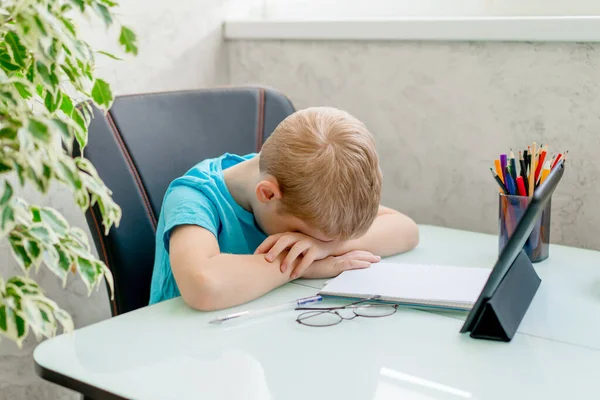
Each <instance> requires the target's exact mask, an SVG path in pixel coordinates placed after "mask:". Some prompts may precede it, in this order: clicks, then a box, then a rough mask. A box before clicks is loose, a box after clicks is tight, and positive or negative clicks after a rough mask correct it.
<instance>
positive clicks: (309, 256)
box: [290, 248, 316, 279]
mask: <svg viewBox="0 0 600 400" xmlns="http://www.w3.org/2000/svg"><path fill="white" fill-rule="evenodd" d="M315 258H316V252H315V249H314V248H312V249H310V250H309V251H308V252H307V253H306V254H305V255H304V257H302V261H301V262H300V264H298V265H297V266H296V268H294V270H293V271H292V274H291V275H290V278H292V279H296V278H298V277H299V276H302V274H303V273H304V271H306V269H307V268H308V267H309V266H310V264H312V263H313V261H315Z"/></svg>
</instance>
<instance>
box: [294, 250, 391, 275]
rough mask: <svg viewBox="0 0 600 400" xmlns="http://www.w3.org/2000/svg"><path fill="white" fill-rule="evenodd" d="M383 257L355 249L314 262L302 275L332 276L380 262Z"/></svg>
mask: <svg viewBox="0 0 600 400" xmlns="http://www.w3.org/2000/svg"><path fill="white" fill-rule="evenodd" d="M380 260H381V257H379V256H376V255H373V254H372V253H369V252H368V251H360V250H354V251H351V252H349V253H346V254H344V255H341V256H329V257H327V258H324V259H322V260H317V261H315V262H313V263H312V264H311V265H310V266H309V267H308V269H307V270H306V271H305V272H304V274H303V275H301V277H302V278H307V279H320V278H332V277H334V276H337V275H339V274H340V273H342V272H344V271H348V270H351V269H362V268H369V267H370V266H371V264H372V263H376V262H379V261H380Z"/></svg>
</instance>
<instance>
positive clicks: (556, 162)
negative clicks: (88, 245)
mask: <svg viewBox="0 0 600 400" xmlns="http://www.w3.org/2000/svg"><path fill="white" fill-rule="evenodd" d="M561 158H562V154H561V153H558V154H557V155H556V158H555V159H554V162H553V163H552V166H551V167H550V169H551V170H553V169H554V166H555V165H556V164H558V162H559V161H560V159H561Z"/></svg>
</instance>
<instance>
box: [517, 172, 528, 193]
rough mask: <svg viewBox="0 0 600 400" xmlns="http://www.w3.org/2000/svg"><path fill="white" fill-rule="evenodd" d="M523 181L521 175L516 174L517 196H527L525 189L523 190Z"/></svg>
mask: <svg viewBox="0 0 600 400" xmlns="http://www.w3.org/2000/svg"><path fill="white" fill-rule="evenodd" d="M524 182H525V181H523V177H522V176H521V175H519V176H517V193H518V194H519V196H527V191H526V190H525V183H524Z"/></svg>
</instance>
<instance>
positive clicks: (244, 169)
mask: <svg viewBox="0 0 600 400" xmlns="http://www.w3.org/2000/svg"><path fill="white" fill-rule="evenodd" d="M259 157H260V155H257V156H256V157H253V158H251V159H250V160H246V161H242V162H241V163H239V164H237V165H234V166H233V167H229V168H227V169H226V170H224V171H223V177H224V179H225V185H227V189H229V193H231V196H232V197H233V199H234V200H235V202H236V203H238V204H239V205H240V206H241V207H242V208H244V209H245V210H246V211H248V212H252V208H253V207H252V206H253V201H254V199H255V198H256V196H255V194H254V190H255V187H256V183H257V182H258V178H259V176H260V169H259V162H258V160H259Z"/></svg>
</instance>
